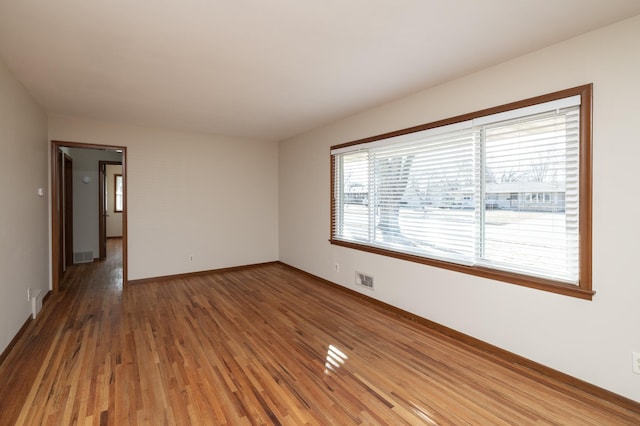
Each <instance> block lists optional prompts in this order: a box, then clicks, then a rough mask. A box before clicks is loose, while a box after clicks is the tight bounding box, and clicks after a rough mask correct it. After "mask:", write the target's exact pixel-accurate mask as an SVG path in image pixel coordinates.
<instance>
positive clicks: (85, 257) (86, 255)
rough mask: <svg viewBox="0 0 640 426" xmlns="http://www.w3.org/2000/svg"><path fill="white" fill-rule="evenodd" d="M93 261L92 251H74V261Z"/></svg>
mask: <svg viewBox="0 0 640 426" xmlns="http://www.w3.org/2000/svg"><path fill="white" fill-rule="evenodd" d="M91 262H93V252H92V251H77V252H75V253H73V263H91Z"/></svg>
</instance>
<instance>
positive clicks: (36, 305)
mask: <svg viewBox="0 0 640 426" xmlns="http://www.w3.org/2000/svg"><path fill="white" fill-rule="evenodd" d="M43 298H44V291H42V290H37V291H36V292H35V293H34V294H33V295H32V296H31V316H32V317H33V319H36V316H37V315H38V314H39V313H40V309H42V299H43Z"/></svg>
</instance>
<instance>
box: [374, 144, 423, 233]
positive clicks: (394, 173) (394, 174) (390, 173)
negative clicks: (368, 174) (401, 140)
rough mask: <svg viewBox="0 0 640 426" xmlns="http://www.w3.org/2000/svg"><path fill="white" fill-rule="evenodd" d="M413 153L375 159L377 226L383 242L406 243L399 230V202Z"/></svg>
mask: <svg viewBox="0 0 640 426" xmlns="http://www.w3.org/2000/svg"><path fill="white" fill-rule="evenodd" d="M413 158H414V156H413V155H405V156H397V157H390V158H382V159H379V160H377V161H376V176H377V182H376V184H377V186H378V191H377V192H378V194H383V195H382V196H383V197H384V198H383V199H380V200H378V208H379V219H378V228H379V229H380V232H381V233H382V237H383V239H384V241H385V242H396V243H398V242H399V243H403V244H407V243H410V241H409V240H408V239H407V238H406V237H403V236H402V231H401V230H400V203H401V202H402V198H403V196H404V194H405V191H406V189H407V186H408V183H409V174H410V171H411V164H412V163H413Z"/></svg>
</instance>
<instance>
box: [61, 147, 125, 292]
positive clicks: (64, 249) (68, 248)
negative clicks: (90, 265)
mask: <svg viewBox="0 0 640 426" xmlns="http://www.w3.org/2000/svg"><path fill="white" fill-rule="evenodd" d="M76 149H81V150H85V149H86V150H93V151H105V152H111V153H113V152H114V151H116V152H119V153H121V161H120V162H119V163H121V164H122V198H121V204H122V206H121V207H122V281H123V282H122V285H123V286H126V284H127V277H128V267H127V246H128V244H127V208H126V206H127V196H126V181H127V180H126V175H127V171H126V170H127V167H126V165H127V162H126V158H127V148H126V147H124V146H112V145H98V144H87V143H79V142H65V141H51V179H52V182H51V267H52V279H51V280H52V291H53V292H54V293H57V292H58V291H59V290H60V281H61V277H62V275H63V273H64V270H65V269H66V265H67V263H68V262H69V263H68V264H69V265H70V264H72V263H74V262H73V257H75V253H73V248H72V247H73V245H72V243H73V231H72V229H73V228H70V226H69V225H71V224H72V222H73V219H68V218H67V216H66V213H67V212H68V210H66V211H65V210H63V207H62V206H64V205H65V204H66V203H65V202H64V198H65V193H68V192H69V191H65V190H64V189H63V188H64V187H65V186H66V184H67V183H66V182H65V181H64V180H63V179H64V178H63V177H64V176H65V173H64V171H63V170H64V169H65V168H66V167H69V166H68V165H67V164H66V163H65V160H64V153H65V151H67V152H69V151H70V150H76ZM69 157H71V158H70V159H71V160H73V157H72V156H69ZM96 164H97V163H96ZM97 167H98V166H97V165H96V168H97ZM94 173H95V169H94ZM69 175H71V173H69ZM78 178H81V180H82V183H83V184H84V183H86V184H87V185H88V187H92V188H93V186H92V185H95V191H99V186H98V184H99V183H98V182H95V181H94V183H92V182H91V177H90V176H82V177H80V176H76V177H74V179H75V180H76V181H77V180H78ZM69 185H70V184H69ZM71 192H72V191H71ZM98 198H102V197H98ZM73 203H74V204H75V203H76V201H75V200H74V201H73ZM99 208H100V206H96V207H95V208H94V210H93V212H94V213H92V214H95V212H97V211H98V210H99ZM65 222H66V223H67V226H66V227H65ZM98 222H100V220H99V221H98ZM94 223H95V222H94ZM71 226H72V225H71ZM94 226H95V225H94ZM94 229H95V228H94ZM69 232H70V235H71V237H68V236H67V234H68V233H69ZM94 232H96V231H94ZM97 233H98V235H97V236H96V237H97V238H98V239H99V240H100V239H101V238H102V235H103V232H102V230H98V231H97ZM65 241H71V243H67V244H66V245H65ZM94 241H95V240H94ZM94 244H95V243H94ZM100 247H102V243H100ZM105 247H106V243H105ZM99 251H100V254H99V255H98V256H99V257H100V256H102V248H100V250H99ZM104 255H105V257H106V249H105V254H104ZM99 257H98V258H99ZM92 260H93V259H92Z"/></svg>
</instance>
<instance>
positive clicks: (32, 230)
mask: <svg viewBox="0 0 640 426" xmlns="http://www.w3.org/2000/svg"><path fill="white" fill-rule="evenodd" d="M0 152H1V153H2V154H1V155H0V195H1V196H2V200H1V201H0V352H2V351H3V350H4V349H5V348H6V347H7V345H8V344H9V342H11V339H13V337H14V336H15V335H16V333H17V332H18V330H19V329H20V327H21V326H22V325H23V324H24V323H25V321H26V320H27V318H28V317H29V314H30V312H31V311H30V307H31V305H30V303H29V302H27V288H33V289H41V290H43V291H44V292H46V291H48V289H49V287H48V282H49V260H48V248H49V242H48V238H49V237H48V233H47V223H48V211H49V195H48V192H49V191H48V186H47V180H48V176H47V117H46V115H45V112H44V111H43V110H42V109H41V108H40V107H39V106H38V105H37V104H36V103H35V102H34V100H33V99H32V98H31V97H30V95H29V94H28V93H27V92H26V90H25V89H24V88H23V87H22V85H20V83H18V81H17V80H16V79H15V78H14V77H13V76H12V75H11V74H10V72H9V71H8V70H7V68H6V67H5V66H4V64H2V63H0ZM38 188H43V189H44V190H45V194H44V196H43V197H40V196H38V195H37V189H38Z"/></svg>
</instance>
